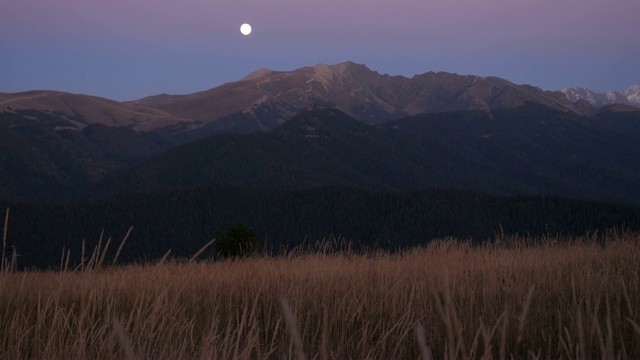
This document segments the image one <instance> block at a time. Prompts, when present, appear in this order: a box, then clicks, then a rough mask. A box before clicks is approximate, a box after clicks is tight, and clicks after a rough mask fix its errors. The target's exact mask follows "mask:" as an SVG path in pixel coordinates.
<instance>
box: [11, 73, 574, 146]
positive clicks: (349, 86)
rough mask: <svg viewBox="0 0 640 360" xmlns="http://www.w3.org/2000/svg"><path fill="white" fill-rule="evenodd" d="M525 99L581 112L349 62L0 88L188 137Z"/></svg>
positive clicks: (521, 92) (16, 98) (508, 92)
mask: <svg viewBox="0 0 640 360" xmlns="http://www.w3.org/2000/svg"><path fill="white" fill-rule="evenodd" d="M525 102H535V103H540V104H543V105H546V106H548V107H551V108H554V109H558V110H564V111H570V112H580V111H581V110H580V109H581V108H580V107H579V106H575V105H574V104H572V103H571V102H570V101H568V100H567V98H566V96H565V95H564V94H562V93H560V92H549V91H543V90H541V89H539V88H536V87H533V86H529V85H516V84H513V83H511V82H509V81H507V80H504V79H500V78H497V77H479V76H473V75H457V74H452V73H446V72H438V73H435V72H427V73H424V74H421V75H415V76H413V77H411V78H407V77H404V76H391V75H387V74H380V73H378V72H376V71H373V70H370V69H369V68H367V67H366V66H365V65H361V64H356V63H353V62H345V63H341V64H337V65H324V64H319V65H316V66H313V67H303V68H300V69H296V70H293V71H272V70H269V69H261V70H258V71H255V72H253V73H251V74H249V75H248V76H247V77H245V78H244V79H241V80H239V81H236V82H230V83H227V84H224V85H221V86H218V87H216V88H213V89H210V90H206V91H202V92H198V93H194V94H189V95H167V94H163V95H157V96H150V97H146V98H144V99H140V100H137V101H131V102H124V103H120V102H116V101H112V100H108V99H104V98H99V97H94V96H87V95H81V94H69V93H63V92H55V91H29V92H24V93H17V94H6V93H0V112H3V111H13V110H37V111H40V112H44V113H50V114H54V115H58V116H62V117H65V118H66V119H67V120H69V121H70V122H71V123H72V126H74V127H76V128H82V127H83V126H86V125H88V124H94V123H100V124H104V125H108V126H126V127H129V128H131V129H134V130H139V131H140V130H141V131H150V130H154V131H159V132H162V133H163V134H168V135H172V136H174V137H176V138H177V139H180V140H181V141H191V140H194V139H198V138H203V137H206V136H209V135H213V134H219V133H252V132H259V131H266V130H270V129H274V128H276V127H277V126H279V125H281V124H283V123H284V122H286V121H288V120H289V119H290V118H291V117H293V116H294V115H295V114H297V113H298V112H300V111H302V110H304V109H306V108H307V107H308V106H309V105H312V104H321V105H327V106H329V107H335V108H338V109H340V110H342V111H344V112H345V113H347V114H349V115H350V116H352V117H355V118H356V119H358V120H360V121H363V122H365V123H368V124H380V123H384V122H388V121H391V120H395V119H399V118H402V117H405V116H409V115H416V114H421V113H432V112H446V111H459V110H490V109H496V108H514V107H517V106H520V105H522V104H524V103H525Z"/></svg>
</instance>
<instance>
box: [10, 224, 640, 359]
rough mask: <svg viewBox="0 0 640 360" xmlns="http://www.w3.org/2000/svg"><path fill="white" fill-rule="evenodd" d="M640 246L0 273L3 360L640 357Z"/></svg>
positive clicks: (614, 242) (570, 242) (624, 237)
mask: <svg viewBox="0 0 640 360" xmlns="http://www.w3.org/2000/svg"><path fill="white" fill-rule="evenodd" d="M639 324H640V235H638V234H630V233H620V232H611V233H607V234H592V235H590V236H586V237H582V238H562V239H560V238H543V239H522V238H513V239H497V240H496V242H495V243H494V244H490V245H489V244H488V245H484V246H480V247H478V246H475V247H474V246H472V245H470V243H468V242H460V241H456V240H443V241H436V242H433V243H431V245H429V246H428V247H425V248H420V249H415V250H412V251H407V252H404V253H401V254H384V253H377V254H367V255H358V254H353V253H350V252H348V251H347V252H334V253H327V252H323V251H316V252H294V253H291V254H288V255H283V256H280V257H269V256H259V257H254V258H249V259H238V260H227V261H218V262H215V261H206V260H203V261H200V262H179V261H175V260H169V259H168V260H165V261H163V262H161V263H155V264H151V263H150V264H140V265H128V266H108V267H103V268H101V269H97V268H96V266H93V267H89V266H87V267H85V269H84V271H80V270H75V271H49V272H39V271H27V272H18V273H9V272H5V273H3V274H0V358H2V359H45V358H47V359H53V358H57V359H114V358H124V359H133V358H136V359H138V358H140V359H142V358H145V359H177V358H187V359H268V358H274V359H282V358H291V359H301V358H309V359H428V358H434V359H441V358H446V359H454V358H455V359H459V358H481V357H483V358H531V359H534V358H539V359H547V358H563V359H574V358H576V359H577V358H579V359H583V358H638V357H640V326H639Z"/></svg>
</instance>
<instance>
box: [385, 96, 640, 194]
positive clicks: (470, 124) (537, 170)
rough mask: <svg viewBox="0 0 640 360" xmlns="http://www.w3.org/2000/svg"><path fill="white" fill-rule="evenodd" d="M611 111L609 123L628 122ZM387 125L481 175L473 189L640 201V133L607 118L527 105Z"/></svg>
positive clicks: (419, 117) (428, 116)
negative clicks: (639, 140)
mask: <svg viewBox="0 0 640 360" xmlns="http://www.w3.org/2000/svg"><path fill="white" fill-rule="evenodd" d="M622 115H624V113H623V114H622ZM603 116H604V115H603ZM609 116H610V117H609V121H610V122H611V123H619V122H621V121H625V118H624V117H622V118H621V117H620V116H619V114H612V113H610V114H609ZM627 122H628V121H627ZM635 124H636V126H638V125H637V124H638V123H637V122H636V123H635ZM387 126H389V128H390V129H393V130H395V131H397V132H400V133H402V134H405V135H406V136H410V137H413V138H416V139H419V140H420V141H421V142H422V144H423V146H424V147H425V151H428V152H431V153H437V154H442V156H443V157H447V158H448V159H449V161H450V163H451V164H455V166H461V167H464V168H466V169H467V171H468V172H469V173H472V174H476V175H475V176H476V177H477V179H478V183H477V184H476V186H475V187H476V188H482V189H485V190H495V189H493V188H492V187H487V185H489V184H492V186H497V188H498V189H504V190H505V191H507V192H513V191H516V192H524V193H544V194H555V195H562V196H575V197H588V198H595V199H600V200H607V201H620V202H635V203H638V202H639V201H640V147H639V146H638V145H637V144H638V143H637V139H636V136H638V135H639V133H638V132H637V131H636V132H635V135H634V133H633V132H629V133H627V134H623V133H622V132H620V131H617V130H615V129H613V127H612V126H609V127H607V126H605V124H604V121H603V120H598V121H596V120H592V119H589V118H586V117H581V116H577V115H575V114H570V113H564V112H560V111H557V110H554V109H550V108H547V107H544V106H541V105H539V104H527V105H525V106H522V107H520V108H517V109H496V110H492V111H491V112H488V113H487V112H478V111H470V112H458V113H443V114H423V115H419V116H416V117H410V118H406V119H401V120H399V121H397V122H395V123H392V124H388V125H387ZM636 129H637V127H636Z"/></svg>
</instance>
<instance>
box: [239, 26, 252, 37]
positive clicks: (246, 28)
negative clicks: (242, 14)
mask: <svg viewBox="0 0 640 360" xmlns="http://www.w3.org/2000/svg"><path fill="white" fill-rule="evenodd" d="M240 32H241V33H242V35H249V34H251V25H249V24H246V23H245V24H242V26H240Z"/></svg>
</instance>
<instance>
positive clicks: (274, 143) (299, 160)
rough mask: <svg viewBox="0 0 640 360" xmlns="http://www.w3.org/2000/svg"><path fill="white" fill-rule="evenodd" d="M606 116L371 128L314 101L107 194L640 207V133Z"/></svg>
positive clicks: (440, 117)
mask: <svg viewBox="0 0 640 360" xmlns="http://www.w3.org/2000/svg"><path fill="white" fill-rule="evenodd" d="M603 116H604V115H603ZM610 120H611V118H610ZM623 121H625V120H624V119H623ZM601 122H602V124H603V125H601V124H599V123H598V122H596V121H595V120H591V119H589V118H585V117H581V116H578V115H575V114H571V113H566V112H562V111H558V110H555V109H552V108H548V107H545V106H542V105H538V104H527V105H524V106H522V107H519V108H516V109H499V110H493V111H490V112H486V111H463V112H449V113H440V114H429V115H419V116H414V117H408V118H404V119H401V120H398V121H396V122H392V123H388V124H384V125H381V126H371V125H366V124H363V123H362V122H359V121H357V120H355V119H353V118H351V117H349V116H348V115H347V114H345V113H343V112H341V111H339V110H336V109H329V108H325V107H313V108H311V109H309V110H308V111H305V112H302V113H300V114H299V115H297V116H295V117H294V118H293V119H292V120H291V121H290V122H288V123H287V124H285V125H283V126H281V127H279V128H277V129H276V130H273V131H271V132H266V133H258V134H252V135H225V136H215V137H211V138H208V139H204V140H201V141H198V142H195V143H191V144H186V145H183V146H180V147H178V148H175V149H173V150H170V151H168V152H166V153H163V154H161V155H159V156H157V157H155V158H153V159H150V160H148V161H144V162H143V163H141V164H140V165H139V166H137V167H135V168H133V169H132V170H130V171H126V172H124V173H123V174H121V175H118V176H116V177H114V178H113V179H110V180H109V181H108V182H107V183H105V184H104V185H103V186H102V188H101V189H100V191H98V193H100V194H103V195H104V194H114V193H117V192H121V191H133V190H141V189H163V188H164V189H170V188H185V187H186V188H189V187H191V188H193V187H202V186H210V185H214V184H219V185H220V184H233V185H237V186H250V187H255V188H310V187H319V186H327V185H347V186H356V187H359V188H363V189H370V190H410V189H420V188H434V187H436V188H466V189H476V190H482V191H489V192H494V193H500V194H519V193H528V194H552V195H562V196H572V197H582V198H592V199H599V200H605V201H618V202H625V203H634V204H640V148H638V146H637V142H636V137H637V136H638V134H635V135H634V134H633V133H631V132H628V133H626V134H623V133H621V132H620V131H616V130H613V129H612V125H611V122H613V123H617V122H616V121H614V120H611V121H610V122H605V121H601ZM607 124H609V125H607ZM605 125H607V126H609V128H607V127H606V126H605Z"/></svg>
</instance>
